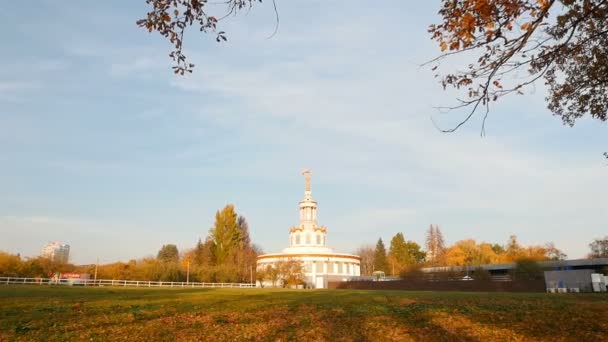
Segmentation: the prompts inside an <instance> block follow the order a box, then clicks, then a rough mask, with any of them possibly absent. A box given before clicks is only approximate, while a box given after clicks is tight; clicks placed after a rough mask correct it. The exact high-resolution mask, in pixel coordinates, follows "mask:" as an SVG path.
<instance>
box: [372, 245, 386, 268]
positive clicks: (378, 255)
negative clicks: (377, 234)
mask: <svg viewBox="0 0 608 342" xmlns="http://www.w3.org/2000/svg"><path fill="white" fill-rule="evenodd" d="M387 270H388V261H387V259H386V248H385V247H384V242H382V238H380V239H378V243H376V251H375V253H374V271H384V272H386V271H387Z"/></svg>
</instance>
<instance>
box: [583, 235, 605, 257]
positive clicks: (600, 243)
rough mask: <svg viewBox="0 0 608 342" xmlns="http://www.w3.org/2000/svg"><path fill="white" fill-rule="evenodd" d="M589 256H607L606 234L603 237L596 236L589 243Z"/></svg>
mask: <svg viewBox="0 0 608 342" xmlns="http://www.w3.org/2000/svg"><path fill="white" fill-rule="evenodd" d="M589 249H591V253H589V256H588V257H589V258H590V259H591V258H608V236H605V237H604V238H603V239H601V238H598V239H595V240H593V242H591V243H590V244H589Z"/></svg>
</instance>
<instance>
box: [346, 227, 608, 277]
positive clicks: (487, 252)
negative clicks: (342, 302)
mask: <svg viewBox="0 0 608 342" xmlns="http://www.w3.org/2000/svg"><path fill="white" fill-rule="evenodd" d="M424 248H425V249H424V250H423V248H422V247H421V246H420V245H418V244H417V243H416V242H414V241H408V240H406V239H405V237H404V235H403V233H397V234H395V235H394V236H393V237H392V239H391V240H390V245H389V248H388V250H387V249H386V247H385V245H384V241H383V240H382V238H379V239H378V241H377V242H376V245H375V246H373V245H363V246H361V247H359V248H358V249H357V250H356V251H355V254H357V255H359V256H360V257H361V275H365V276H369V275H372V273H373V272H374V271H382V272H384V273H385V274H387V275H390V276H398V275H403V274H404V273H407V272H409V271H414V270H417V269H419V268H421V267H434V266H477V265H485V264H503V263H526V262H538V261H547V260H563V259H565V258H566V257H567V256H566V254H564V253H563V252H562V251H561V250H559V249H558V248H557V247H555V244H553V243H552V242H549V243H546V244H545V245H531V246H523V245H522V244H521V243H519V241H518V240H517V236H515V235H511V236H510V237H509V239H508V240H507V242H506V243H505V244H499V243H488V242H478V241H476V240H474V239H465V240H460V241H457V242H455V243H454V244H453V245H451V246H447V245H446V244H445V241H444V238H443V234H442V232H441V229H440V228H439V226H437V225H430V227H429V228H428V230H427V232H426V240H425V244H424ZM589 248H590V250H591V252H590V253H589V254H588V256H587V257H588V258H606V257H608V236H606V237H604V238H598V239H595V240H594V241H593V242H592V243H591V244H589Z"/></svg>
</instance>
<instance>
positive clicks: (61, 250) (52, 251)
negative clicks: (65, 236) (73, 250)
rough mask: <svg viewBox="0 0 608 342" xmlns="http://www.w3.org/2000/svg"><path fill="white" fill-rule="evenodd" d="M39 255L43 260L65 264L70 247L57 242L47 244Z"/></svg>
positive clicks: (68, 256)
mask: <svg viewBox="0 0 608 342" xmlns="http://www.w3.org/2000/svg"><path fill="white" fill-rule="evenodd" d="M41 255H42V256H43V257H45V258H49V259H51V260H53V261H56V262H60V263H63V264H65V263H67V262H68V260H69V258H70V245H66V244H62V243H59V242H57V241H55V242H49V243H47V244H46V245H45V246H44V247H43V248H42V253H41Z"/></svg>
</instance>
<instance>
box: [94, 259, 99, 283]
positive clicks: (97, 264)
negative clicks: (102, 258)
mask: <svg viewBox="0 0 608 342" xmlns="http://www.w3.org/2000/svg"><path fill="white" fill-rule="evenodd" d="M97 266H99V258H97V263H95V282H97Z"/></svg>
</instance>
